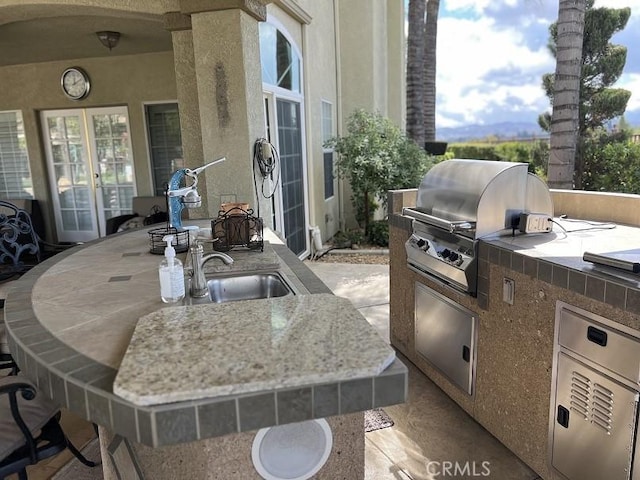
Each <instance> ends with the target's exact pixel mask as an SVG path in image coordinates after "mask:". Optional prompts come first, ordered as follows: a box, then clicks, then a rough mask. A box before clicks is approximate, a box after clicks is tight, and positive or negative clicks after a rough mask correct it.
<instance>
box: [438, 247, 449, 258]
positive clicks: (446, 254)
mask: <svg viewBox="0 0 640 480" xmlns="http://www.w3.org/2000/svg"><path fill="white" fill-rule="evenodd" d="M449 255H451V250H449V249H448V248H445V249H444V250H442V251H441V252H440V256H441V257H442V258H448V257H449Z"/></svg>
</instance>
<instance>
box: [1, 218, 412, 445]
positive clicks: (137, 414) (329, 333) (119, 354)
mask: <svg viewBox="0 0 640 480" xmlns="http://www.w3.org/2000/svg"><path fill="white" fill-rule="evenodd" d="M202 224H203V225H207V224H208V222H206V221H205V222H202ZM265 239H267V240H269V243H266V244H265V251H264V252H256V251H240V250H238V251H235V250H233V251H231V252H229V253H230V254H231V256H232V257H233V258H234V259H235V262H234V264H233V265H231V267H234V266H235V268H236V270H235V271H246V270H254V271H255V270H274V267H277V268H275V270H277V271H278V272H279V273H280V274H281V275H282V276H283V277H284V278H285V280H286V281H287V283H288V284H289V285H290V286H291V287H292V289H293V290H294V292H295V293H296V294H297V295H298V296H297V297H289V298H286V297H285V298H284V299H282V300H252V301H246V302H232V303H227V304H221V305H215V306H214V305H213V304H205V305H200V306H196V305H193V306H192V305H188V302H185V306H177V307H169V308H167V305H166V304H164V303H163V302H162V301H161V299H160V295H159V280H158V264H159V263H160V261H161V260H162V256H160V255H153V254H151V253H149V236H148V234H147V229H146V228H143V229H139V230H133V231H128V232H124V233H122V234H117V235H113V236H109V237H106V238H103V239H99V240H96V241H93V242H89V243H87V244H84V245H81V246H78V247H74V248H72V249H69V250H67V251H65V252H63V253H60V254H58V255H56V256H54V257H53V258H51V259H49V260H47V261H45V262H43V263H41V264H40V265H38V266H37V267H35V268H33V269H32V270H31V271H30V272H28V273H27V274H25V275H23V276H22V277H21V278H20V279H19V280H17V281H15V282H13V285H12V286H13V288H12V290H11V291H10V292H9V293H8V295H7V299H6V301H5V308H4V314H5V324H6V329H7V336H8V342H9V348H10V350H11V352H12V354H13V356H14V358H15V359H16V361H17V363H18V365H19V366H20V368H21V370H22V372H23V373H24V374H25V375H26V376H27V377H28V378H30V379H31V380H32V381H34V382H35V383H36V385H37V387H38V388H39V389H40V390H42V391H44V392H45V393H46V394H47V395H48V396H50V397H51V398H52V399H53V400H54V401H56V402H58V403H59V404H60V405H61V406H62V407H65V408H68V409H69V410H71V411H72V412H74V413H76V414H77V415H79V416H80V417H82V418H85V419H87V420H89V421H91V422H94V423H97V424H99V425H102V426H104V427H105V428H106V429H107V430H109V431H111V432H113V433H117V434H120V435H122V436H124V437H126V438H129V439H131V440H132V441H134V442H138V443H143V444H146V445H150V446H154V447H156V446H162V445H172V444H177V443H183V442H190V441H195V440H199V439H203V438H211V437H214V436H222V435H226V434H230V433H236V432H244V431H252V430H255V429H258V428H263V427H268V426H272V425H279V424H282V423H288V422H291V421H303V420H308V419H311V418H323V417H327V416H333V415H343V414H348V413H355V412H359V411H363V410H368V409H371V408H376V407H384V406H386V405H393V404H396V403H401V402H404V401H405V400H406V396H407V381H408V380H407V375H408V373H407V368H406V366H404V365H403V364H402V362H401V361H400V360H398V359H395V360H393V361H392V362H391V365H390V366H389V367H388V368H386V369H385V370H384V371H381V370H382V369H383V368H384V366H385V365H386V364H387V363H388V361H387V360H388V357H387V356H386V355H387V354H388V353H389V351H386V353H385V350H384V348H380V350H379V352H381V356H380V357H375V358H374V363H373V366H371V365H369V367H367V368H368V369H367V368H364V369H360V370H357V369H359V368H360V367H361V364H357V363H356V364H355V366H356V370H357V371H356V370H353V369H350V368H349V366H346V368H344V369H342V370H341V369H339V368H338V369H334V371H333V372H332V374H333V375H332V376H327V377H323V379H322V380H320V379H317V380H318V381H319V382H320V383H317V382H316V377H314V376H313V375H314V373H313V372H306V371H302V370H300V371H298V373H300V374H301V376H300V378H299V379H298V381H296V382H294V383H293V384H292V383H289V380H290V378H292V377H295V376H296V375H290V372H289V371H286V372H284V371H281V372H280V374H281V375H282V376H283V378H281V379H280V382H272V383H269V384H268V385H267V384H265V385H264V388H265V389H264V390H259V388H260V387H257V386H256V385H254V387H255V388H250V389H249V390H251V391H247V390H244V391H240V392H236V393H227V394H223V393H221V391H219V392H214V391H208V392H207V393H206V394H200V395H196V396H198V397H201V398H198V399H195V400H193V399H192V400H178V399H176V398H174V397H170V398H169V399H168V400H167V398H164V399H161V400H160V401H164V400H167V401H171V402H172V403H163V404H161V405H147V406H143V405H136V404H135V403H133V402H131V401H129V400H126V399H124V398H122V397H120V396H118V395H116V394H115V393H114V381H115V380H116V377H118V375H119V371H120V370H121V369H126V368H128V367H127V365H128V360H127V355H126V354H127V353H128V350H129V345H130V342H131V340H132V337H134V340H135V342H137V339H138V338H141V337H142V336H143V332H144V331H145V328H146V327H149V326H150V324H151V328H153V323H154V322H153V320H152V319H153V318H156V316H159V317H163V318H166V316H165V315H166V314H167V312H172V311H175V312H177V311H181V312H200V313H204V312H206V313H205V316H209V315H210V314H211V312H213V311H215V312H217V313H216V314H215V315H216V317H217V316H218V313H221V312H224V315H225V317H224V318H222V319H221V320H220V321H223V322H224V321H228V322H229V323H228V325H235V326H238V327H248V326H249V325H247V324H240V323H239V322H238V319H239V318H242V317H246V316H249V317H252V316H253V317H256V318H257V315H258V314H260V312H261V311H262V313H263V314H265V315H266V313H265V311H264V310H268V311H270V312H271V317H269V318H266V317H265V321H266V322H269V324H270V326H269V329H270V333H269V335H271V336H270V337H268V336H264V337H263V341H264V342H267V341H268V342H271V343H273V342H276V341H278V339H279V338H280V337H278V335H277V333H278V329H277V328H276V327H278V325H277V324H274V321H276V320H278V321H282V322H283V330H282V331H280V332H279V333H280V335H281V337H282V338H285V337H288V336H293V335H297V336H299V337H300V338H302V339H304V340H305V341H308V343H307V344H306V345H307V347H309V346H310V345H314V346H315V347H317V350H315V352H316V353H318V352H320V351H321V350H322V349H323V348H327V351H328V352H331V351H335V350H332V348H333V347H339V346H340V345H342V344H341V343H340V342H342V341H344V342H345V343H344V346H345V348H346V350H347V352H346V353H348V354H353V353H356V354H358V353H360V354H361V353H362V352H366V351H367V350H368V349H369V347H370V346H372V347H373V348H374V350H376V349H377V348H378V347H380V345H379V344H377V346H376V343H375V342H374V343H373V344H369V343H363V344H358V345H356V344H354V343H353V342H356V343H357V342H358V340H360V339H361V337H360V336H359V334H357V335H353V336H352V335H348V336H345V337H344V338H342V337H343V332H344V331H348V330H347V327H348V326H349V325H351V326H352V327H357V322H360V323H362V322H363V321H364V323H365V324H366V321H365V320H364V318H362V317H361V316H360V314H359V312H357V311H355V313H357V315H359V316H360V317H357V318H356V317H355V316H352V315H351V314H349V309H348V308H347V306H346V305H342V307H344V308H342V307H341V308H340V314H341V315H342V318H343V319H346V321H345V322H344V324H342V323H340V322H336V321H332V320H333V318H334V317H337V315H336V313H335V310H334V311H331V308H338V307H337V306H336V302H337V304H340V302H342V301H343V299H338V298H337V297H333V296H330V295H322V294H330V293H331V292H330V290H329V289H328V288H327V287H326V285H324V284H323V283H322V282H321V281H320V280H319V279H318V278H317V277H316V276H315V275H314V274H313V273H312V272H311V271H310V270H309V269H308V268H307V267H306V265H304V264H303V263H302V262H301V261H300V260H299V259H298V258H297V257H296V256H295V255H294V254H293V253H292V252H291V251H290V250H289V249H288V248H287V247H286V245H284V244H283V243H282V241H281V240H279V239H278V237H277V236H276V235H274V234H273V233H271V232H268V231H266V230H265ZM186 256H187V255H186V253H185V254H180V257H181V258H182V259H183V260H185V259H186ZM274 261H275V263H274ZM207 265H208V266H210V268H212V269H213V270H214V271H215V270H216V269H218V268H222V265H223V264H222V262H218V261H216V260H213V261H211V262H209V263H208V264H207ZM208 270H209V272H211V270H210V269H208ZM227 271H229V272H233V271H234V270H233V268H232V269H230V270H227ZM218 273H223V272H218ZM318 294H320V295H319V297H318V299H320V298H325V301H324V302H319V303H320V305H318V304H316V303H314V305H313V308H316V310H318V312H319V314H318V315H316V318H315V320H316V321H317V322H320V321H321V320H320V319H323V320H326V321H329V322H330V324H329V325H330V326H331V328H329V327H328V326H321V325H316V326H315V327H317V330H316V333H317V334H318V335H316V336H314V335H310V336H305V335H304V334H301V333H300V329H301V328H303V329H307V330H309V329H310V327H309V324H306V326H305V327H301V325H302V324H299V325H297V324H295V323H289V324H288V323H287V318H286V316H285V317H282V318H281V317H279V316H276V315H274V313H276V312H278V311H280V310H282V311H284V312H286V311H288V309H292V310H295V309H296V308H297V307H296V305H297V304H301V305H306V304H305V303H304V302H305V301H306V300H305V297H307V298H312V297H315V296H316V295H318ZM329 296H330V297H331V298H332V300H331V301H329V300H328V298H326V297H329ZM252 302H255V303H252ZM311 302H315V300H311ZM245 303H246V305H244V304H245ZM325 307H326V309H325ZM243 308H246V309H247V313H246V314H243V313H239V312H241V310H242V309H243ZM263 308H264V310H263ZM192 309H193V310H192ZM300 309H302V310H310V308H307V307H300ZM249 311H251V312H253V313H251V314H249V313H248V312H249ZM158 312H159V313H158ZM229 312H232V313H231V314H229V316H228V317H227V316H226V315H227V313H229ZM351 313H353V311H352V312H351ZM171 315H172V314H171V313H169V316H170V317H171ZM354 315H355V314H354ZM193 317H194V318H193V319H194V320H195V321H196V322H197V321H198V315H194V316H193ZM234 318H235V321H233V320H232V319H234ZM305 318H307V320H308V321H309V322H311V324H313V319H312V318H311V317H310V316H305ZM139 319H142V320H141V321H140V322H139ZM254 320H255V318H254ZM199 321H200V322H201V325H200V327H203V328H202V329H200V327H198V329H196V330H189V333H191V334H196V335H201V334H203V333H207V332H208V333H209V334H211V333H212V332H213V333H220V332H219V331H216V330H215V328H214V329H213V330H208V329H207V328H206V327H207V325H206V322H205V321H203V319H202V318H200V320H199ZM138 323H140V331H139V332H138V330H137V325H138ZM156 323H157V322H156ZM169 323H171V322H170V321H169V322H167V325H168V324H169ZM365 324H363V325H362V327H363V329H365V330H367V329H368V330H369V331H370V333H371V332H374V330H373V328H372V327H370V326H369V325H368V324H366V325H365ZM167 325H165V326H167ZM285 325H286V326H285ZM156 326H157V325H156ZM254 327H255V324H254ZM263 327H265V331H264V332H263V333H265V334H266V326H263ZM287 327H288V328H287ZM321 327H322V328H321ZM274 328H275V330H274ZM254 332H255V333H256V334H258V330H257V329H256V330H255V331H254ZM138 333H140V335H138ZM185 333H186V332H185ZM245 333H246V334H247V338H250V337H251V332H250V330H245ZM305 333H307V332H306V331H305ZM360 333H362V332H360ZM374 335H375V333H374ZM214 336H215V335H214ZM147 338H148V337H147ZM221 338H222V337H221ZM267 338H268V340H267ZM292 338H293V337H292ZM174 340H175V336H172V335H169V334H166V335H165V334H161V336H160V337H159V338H155V340H154V341H155V342H157V343H158V344H159V345H161V346H162V347H163V350H162V351H163V352H165V356H164V357H162V358H161V359H160V360H159V361H158V362H156V364H154V365H153V366H154V367H158V368H159V370H157V369H156V370H153V371H155V372H157V373H158V374H159V375H160V376H161V377H162V378H164V377H165V376H169V375H172V374H173V373H172V370H173V369H174V367H176V366H177V364H178V363H179V362H176V358H181V356H182V355H183V353H184V346H182V347H180V348H179V351H180V353H178V357H174V358H172V357H171V353H174V354H175V353H176V352H175V350H173V348H172V346H171V345H172V342H173V341H174ZM236 340H237V341H236V342H235V343H233V342H229V343H227V345H228V346H229V347H231V349H232V350H233V349H235V350H237V352H242V351H244V350H246V344H245V341H244V340H241V339H240V337H236ZM371 340H372V339H371V338H366V339H364V340H363V341H365V342H369V341H371ZM222 343H224V342H222ZM136 344H137V343H136ZM217 345H220V344H217ZM332 346H333V347H332ZM383 346H384V345H383ZM252 348H254V347H252ZM358 348H359V349H360V350H359V351H358ZM387 348H388V347H387ZM389 350H390V349H389ZM237 352H236V353H237ZM134 353H135V352H134ZM221 353H222V352H221V351H218V352H214V354H215V355H220V354H221ZM190 354H195V353H194V352H190ZM355 356H358V355H355ZM215 358H220V357H215ZM350 358H351V359H353V356H352V357H350ZM367 358H368V355H367ZM264 361H265V365H268V363H266V359H264ZM350 361H351V360H350ZM291 362H292V363H291V364H290V365H293V364H295V363H296V362H295V359H294V360H291ZM203 363H206V362H203ZM312 363H313V362H312ZM295 366H300V367H305V368H306V365H305V364H304V363H302V364H300V365H297V364H295ZM150 368H151V367H150ZM143 370H146V369H143ZM125 371H126V370H125ZM151 371H152V370H151V369H150V370H149V373H151ZM185 371H186V370H182V372H185ZM134 373H136V372H134ZM137 373H140V371H138V372H137ZM143 373H144V374H145V375H146V372H143ZM200 373H201V374H202V375H203V376H205V377H206V378H209V379H211V378H214V377H213V376H209V374H208V373H206V372H204V373H203V372H200ZM315 374H317V371H316V372H315ZM305 375H307V376H306V377H305ZM120 377H122V378H125V377H124V373H123V374H122V375H121V376H120ZM132 378H135V376H133V377H132ZM134 383H135V382H134ZM162 383H163V384H164V385H165V386H166V382H162ZM129 385H130V384H129ZM291 385H296V386H291ZM182 387H183V385H181V386H179V387H178V390H179V389H181V388H182ZM171 388H174V387H171ZM197 388H198V387H197V386H196V389H197ZM256 388H257V389H256ZM116 390H117V387H116ZM169 390H170V389H169ZM169 390H165V391H164V392H161V393H160V395H164V394H166V393H167V391H169ZM234 391H235V390H234ZM172 393H175V392H170V391H169V394H172ZM193 393H194V392H193V391H191V392H189V395H188V396H189V397H191V398H193V396H192V394H193ZM203 395H208V396H203ZM182 398H186V395H185V396H184V397H182ZM204 412H207V413H206V415H205V413H204ZM212 415H213V417H212ZM217 415H221V417H220V418H219V419H218V420H216V419H217V418H218V417H217ZM222 419H224V421H222ZM212 422H213V423H212ZM211 425H216V428H215V429H212V428H211Z"/></svg>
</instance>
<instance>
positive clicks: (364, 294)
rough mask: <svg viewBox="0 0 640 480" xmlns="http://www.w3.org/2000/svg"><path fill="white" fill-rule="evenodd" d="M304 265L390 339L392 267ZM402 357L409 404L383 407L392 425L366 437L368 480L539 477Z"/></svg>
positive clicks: (531, 479) (524, 479) (526, 479)
mask: <svg viewBox="0 0 640 480" xmlns="http://www.w3.org/2000/svg"><path fill="white" fill-rule="evenodd" d="M336 257H338V258H336V261H337V262H339V256H336ZM305 264H306V265H307V266H308V267H309V268H310V269H311V270H312V271H313V272H314V273H315V274H316V275H317V276H318V277H319V278H320V279H321V280H322V281H323V282H324V283H325V284H326V285H327V286H328V287H329V288H330V289H331V290H332V291H333V293H334V294H336V295H338V296H341V297H346V298H349V299H350V300H351V302H352V303H353V305H354V306H355V307H356V308H357V309H358V310H359V311H360V312H361V313H362V314H363V316H364V317H365V318H366V319H367V320H368V321H369V323H370V324H371V325H372V326H373V327H374V328H375V329H376V330H377V331H378V333H380V335H381V336H382V338H384V339H385V341H387V342H388V341H389V266H388V265H366V264H365V265H362V264H348V263H324V262H312V261H307V262H305ZM398 356H399V357H400V358H401V359H402V360H403V361H404V363H405V364H406V365H407V367H408V368H409V398H408V400H407V402H406V403H404V404H401V405H394V406H392V407H385V411H386V412H387V413H388V414H389V416H391V418H392V419H393V421H394V422H395V424H394V426H392V427H390V428H385V429H382V430H376V431H373V432H368V433H366V434H365V469H366V472H365V479H366V480H386V479H403V480H406V479H412V480H432V479H447V478H452V479H453V478H455V479H462V478H491V479H495V480H536V479H539V478H540V477H539V476H538V475H537V474H536V473H535V472H534V471H533V470H531V469H529V468H528V467H527V466H526V465H525V464H524V463H523V462H521V461H520V460H519V459H518V458H517V457H516V456H515V455H514V454H513V453H511V452H510V451H509V450H508V449H507V448H506V447H505V446H504V445H502V444H501V443H500V442H499V441H498V440H497V439H496V438H495V437H493V436H492V435H491V434H490V433H489V432H487V431H486V430H485V429H484V428H483V427H482V426H481V425H480V424H478V423H477V422H476V421H475V420H473V419H472V418H471V417H470V416H469V415H468V414H467V413H466V412H465V411H464V410H462V409H461V408H460V407H459V406H458V405H457V404H456V403H455V402H454V401H453V400H451V399H450V398H449V397H448V396H447V395H446V394H445V393H444V392H443V391H442V390H440V388H439V387H438V386H437V385H436V384H434V383H433V382H432V381H431V380H429V379H428V378H427V377H426V376H425V375H424V374H422V372H420V371H419V370H418V369H417V368H416V367H415V366H414V365H413V364H412V363H411V362H410V361H409V360H407V359H406V358H405V357H403V356H402V355H400V354H398ZM456 467H458V470H457V472H456Z"/></svg>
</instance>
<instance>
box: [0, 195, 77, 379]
mask: <svg viewBox="0 0 640 480" xmlns="http://www.w3.org/2000/svg"><path fill="white" fill-rule="evenodd" d="M72 246H73V245H71V244H70V245H58V244H52V243H48V242H45V241H44V240H42V239H41V238H40V236H39V235H38V233H37V232H36V230H35V229H34V226H33V222H32V219H31V215H30V214H29V213H28V212H27V211H26V210H23V209H22V208H18V207H17V206H16V205H15V204H13V203H11V202H7V201H5V200H0V309H2V308H4V299H5V298H6V293H7V292H6V290H7V289H8V288H10V286H11V281H13V280H15V279H17V278H18V277H19V276H20V275H22V274H23V273H25V272H27V271H28V270H29V269H30V268H31V267H33V266H35V265H37V264H38V263H40V261H41V260H43V259H44V258H48V257H50V256H52V255H54V254H56V253H58V252H60V251H62V250H64V249H66V248H69V247H72ZM7 368H9V369H11V370H12V373H16V372H17V369H18V367H17V365H16V364H15V362H14V361H13V359H12V358H11V353H10V352H9V345H8V342H7V336H6V331H5V328H4V322H2V321H0V370H4V369H7Z"/></svg>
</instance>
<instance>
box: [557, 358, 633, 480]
mask: <svg viewBox="0 0 640 480" xmlns="http://www.w3.org/2000/svg"><path fill="white" fill-rule="evenodd" d="M557 372H558V375H557V393H556V405H555V415H556V417H555V424H554V428H553V451H552V464H553V466H554V467H555V468H556V469H557V470H558V471H559V472H561V473H562V474H563V475H565V476H566V477H567V478H568V479H570V480H590V479H593V480H602V479H605V478H606V479H607V480H618V479H619V480H623V479H628V478H629V472H630V470H631V457H632V452H633V437H634V434H635V426H636V410H637V400H636V392H635V391H633V390H631V389H630V388H628V387H625V386H624V385H621V384H619V383H617V382H615V381H614V380H612V379H610V378H609V377H606V376H604V375H602V374H600V373H598V372H596V371H595V370H593V369H591V368H589V367H587V366H586V365H583V364H582V363H580V362H579V361H577V360H575V359H573V358H572V357H569V356H567V355H565V354H564V353H562V352H560V353H559V357H558V366H557Z"/></svg>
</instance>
